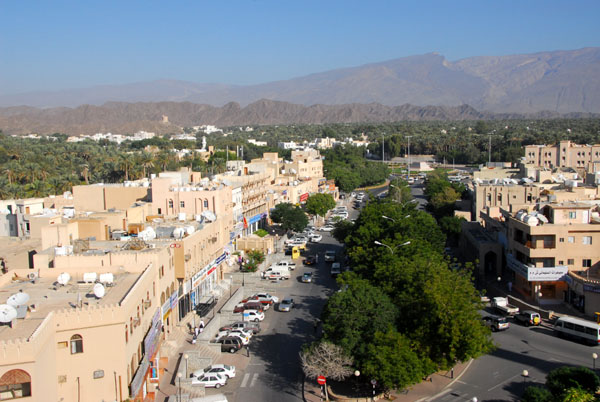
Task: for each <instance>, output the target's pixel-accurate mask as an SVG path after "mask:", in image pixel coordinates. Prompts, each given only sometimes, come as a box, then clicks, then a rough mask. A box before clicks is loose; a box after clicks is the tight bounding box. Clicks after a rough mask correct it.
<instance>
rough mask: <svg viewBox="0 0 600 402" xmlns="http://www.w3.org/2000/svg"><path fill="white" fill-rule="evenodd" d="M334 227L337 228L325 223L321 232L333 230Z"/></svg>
mask: <svg viewBox="0 0 600 402" xmlns="http://www.w3.org/2000/svg"><path fill="white" fill-rule="evenodd" d="M333 229H335V227H333V225H325V226H322V227H321V229H319V230H320V231H321V232H331V231H333Z"/></svg>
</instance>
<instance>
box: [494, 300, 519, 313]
mask: <svg viewBox="0 0 600 402" xmlns="http://www.w3.org/2000/svg"><path fill="white" fill-rule="evenodd" d="M492 307H493V308H495V309H496V310H498V311H499V312H501V313H502V314H505V315H515V314H517V313H518V312H519V308H518V307H517V306H513V305H512V304H509V303H508V298H506V297H494V298H493V299H492Z"/></svg>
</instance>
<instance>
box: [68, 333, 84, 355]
mask: <svg viewBox="0 0 600 402" xmlns="http://www.w3.org/2000/svg"><path fill="white" fill-rule="evenodd" d="M76 353H83V338H82V337H81V335H73V336H72V337H71V354H72V355H74V354H76Z"/></svg>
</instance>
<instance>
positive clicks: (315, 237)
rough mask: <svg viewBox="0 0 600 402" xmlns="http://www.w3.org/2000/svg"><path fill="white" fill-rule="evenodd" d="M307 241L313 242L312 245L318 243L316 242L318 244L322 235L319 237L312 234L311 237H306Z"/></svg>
mask: <svg viewBox="0 0 600 402" xmlns="http://www.w3.org/2000/svg"><path fill="white" fill-rule="evenodd" d="M308 239H309V240H310V241H311V242H313V243H318V242H320V241H321V240H323V235H320V234H316V233H315V234H312V235H310V236H309V237H308Z"/></svg>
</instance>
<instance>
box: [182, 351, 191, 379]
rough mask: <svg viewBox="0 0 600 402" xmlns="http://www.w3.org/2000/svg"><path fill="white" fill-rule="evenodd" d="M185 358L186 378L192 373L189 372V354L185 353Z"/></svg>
mask: <svg viewBox="0 0 600 402" xmlns="http://www.w3.org/2000/svg"><path fill="white" fill-rule="evenodd" d="M183 358H184V359H185V376H186V378H187V377H189V376H190V373H189V372H188V359H189V358H190V356H188V354H187V353H186V354H184V355H183Z"/></svg>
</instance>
